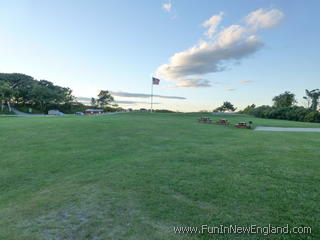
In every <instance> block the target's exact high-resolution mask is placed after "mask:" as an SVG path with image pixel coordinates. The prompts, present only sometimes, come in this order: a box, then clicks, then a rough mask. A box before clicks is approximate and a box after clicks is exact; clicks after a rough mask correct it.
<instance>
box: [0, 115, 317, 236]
mask: <svg viewBox="0 0 320 240" xmlns="http://www.w3.org/2000/svg"><path fill="white" fill-rule="evenodd" d="M201 115H205V114H160V113H158V114H155V113H153V114H150V113H126V114H117V115H107V116H63V117H37V118H23V117H20V118H13V117H11V118H9V117H8V118H6V117H2V118H0V239H6V240H11V239H17V240H20V239H21V240H22V239H23V240H26V239H30V240H31V239H32V240H34V239H77V240H78V239H103V240H104V239H112V240H113V239H115V240H117V239H137V240H153V239H155V240H156V239H166V240H167V239H169V240H171V239H210V240H213V239H214V240H219V239H236V240H240V239H241V240H243V239H251V240H269V239H290V240H292V239H293V240H298V239H315V240H316V239H320V231H319V227H320V205H319V204H320V133H303V132H299V133H297V132H260V131H252V130H247V129H236V128H234V127H224V126H218V125H215V124H201V123H198V122H197V121H196V119H197V117H199V116H201ZM207 115H209V114H207ZM210 116H212V115H210ZM212 118H213V119H218V118H221V117H219V116H213V117H212ZM228 118H229V120H231V122H232V123H236V122H238V121H249V120H252V121H253V122H254V125H256V126H282V127H283V126H288V127H289V126H290V127H320V124H313V123H300V122H289V121H281V120H266V119H256V118H249V117H246V116H232V117H231V116H230V117H228ZM203 224H206V225H209V226H219V225H221V224H224V225H230V224H235V225H239V226H246V225H258V226H267V225H268V224H272V225H274V226H285V225H286V224H289V226H290V227H300V226H311V227H312V233H311V234H302V235H297V234H296V235H293V234H289V235H269V236H264V235H262V234H258V235H246V234H244V235H234V234H224V235H207V234H176V233H174V231H173V228H174V227H179V226H201V225H203Z"/></svg>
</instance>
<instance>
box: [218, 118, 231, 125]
mask: <svg viewBox="0 0 320 240" xmlns="http://www.w3.org/2000/svg"><path fill="white" fill-rule="evenodd" d="M216 124H220V125H229V124H230V123H229V121H228V120H227V119H220V120H218V121H216Z"/></svg>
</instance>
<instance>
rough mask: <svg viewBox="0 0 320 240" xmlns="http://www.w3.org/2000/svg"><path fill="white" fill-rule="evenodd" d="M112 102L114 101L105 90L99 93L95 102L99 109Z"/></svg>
mask: <svg viewBox="0 0 320 240" xmlns="http://www.w3.org/2000/svg"><path fill="white" fill-rule="evenodd" d="M113 101H114V98H113V96H112V95H111V93H109V91H107V90H101V91H100V93H99V94H98V101H97V102H98V104H99V106H100V107H105V106H107V105H108V104H109V103H111V102H113Z"/></svg>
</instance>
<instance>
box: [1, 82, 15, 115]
mask: <svg viewBox="0 0 320 240" xmlns="http://www.w3.org/2000/svg"><path fill="white" fill-rule="evenodd" d="M12 95H13V90H12V89H11V87H10V85H9V84H8V83H7V82H0V99H1V111H2V112H3V110H4V104H5V102H7V105H8V109H9V111H10V112H11V106H10V100H11V98H12Z"/></svg>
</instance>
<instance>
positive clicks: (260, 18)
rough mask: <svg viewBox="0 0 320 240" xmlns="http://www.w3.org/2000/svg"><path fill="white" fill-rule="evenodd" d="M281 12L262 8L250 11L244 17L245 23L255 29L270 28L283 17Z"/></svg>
mask: <svg viewBox="0 0 320 240" xmlns="http://www.w3.org/2000/svg"><path fill="white" fill-rule="evenodd" d="M283 16H284V15H283V13H282V12H281V11H279V10H278V9H271V10H269V11H268V10H264V9H262V8H260V9H258V10H257V11H254V12H251V13H250V14H248V16H247V17H246V18H245V20H246V23H247V25H249V26H250V27H252V28H253V30H257V29H259V28H272V27H274V26H276V25H277V24H278V23H279V22H280V21H281V19H282V18H283Z"/></svg>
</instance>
